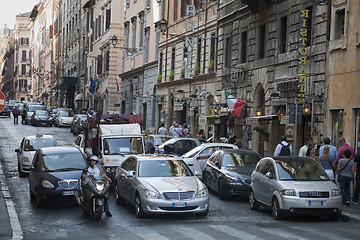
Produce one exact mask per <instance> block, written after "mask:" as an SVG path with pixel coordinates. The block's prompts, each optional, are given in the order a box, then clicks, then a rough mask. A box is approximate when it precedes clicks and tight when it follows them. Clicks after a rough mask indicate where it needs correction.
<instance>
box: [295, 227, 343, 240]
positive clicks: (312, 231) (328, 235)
mask: <svg viewBox="0 0 360 240" xmlns="http://www.w3.org/2000/svg"><path fill="white" fill-rule="evenodd" d="M292 228H293V229H296V230H300V231H304V232H308V233H310V234H316V235H319V236H321V237H324V238H325V239H330V240H338V239H341V240H350V238H346V237H344V236H342V235H337V234H336V233H333V232H332V233H330V232H324V231H321V230H318V229H315V228H310V229H309V228H302V227H292Z"/></svg>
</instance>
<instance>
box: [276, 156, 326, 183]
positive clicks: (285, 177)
mask: <svg viewBox="0 0 360 240" xmlns="http://www.w3.org/2000/svg"><path fill="white" fill-rule="evenodd" d="M276 168H277V171H278V174H279V180H280V181H329V180H330V179H329V177H328V176H327V174H326V173H325V171H324V170H323V168H322V167H321V166H320V165H319V164H318V163H317V162H316V161H314V160H312V159H302V160H300V159H294V160H292V159H289V160H281V161H279V160H278V161H276Z"/></svg>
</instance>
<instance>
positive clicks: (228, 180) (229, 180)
mask: <svg viewBox="0 0 360 240" xmlns="http://www.w3.org/2000/svg"><path fill="white" fill-rule="evenodd" d="M225 180H226V181H227V182H229V183H241V180H240V179H239V178H236V177H233V176H230V175H226V176H225Z"/></svg>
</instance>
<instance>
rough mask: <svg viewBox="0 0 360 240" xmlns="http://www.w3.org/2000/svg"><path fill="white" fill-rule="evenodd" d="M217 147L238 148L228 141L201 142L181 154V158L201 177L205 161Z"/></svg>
mask: <svg viewBox="0 0 360 240" xmlns="http://www.w3.org/2000/svg"><path fill="white" fill-rule="evenodd" d="M219 149H238V147H237V146H236V145H234V144H228V143H203V144H201V145H199V146H197V147H195V148H194V149H192V150H190V151H188V152H187V153H185V154H184V155H182V157H181V158H182V160H183V161H184V162H185V163H186V164H187V165H188V166H189V167H190V169H191V170H192V171H193V173H194V174H195V176H197V177H198V178H202V172H203V170H204V168H205V167H206V161H207V160H208V159H209V158H210V156H211V155H212V154H213V153H214V152H215V151H217V150H219Z"/></svg>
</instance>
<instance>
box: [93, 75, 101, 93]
mask: <svg viewBox="0 0 360 240" xmlns="http://www.w3.org/2000/svg"><path fill="white" fill-rule="evenodd" d="M99 85H100V81H99V79H98V78H97V77H96V78H95V82H94V90H97V87H98V86H99Z"/></svg>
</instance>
